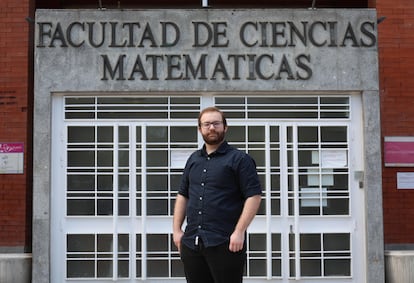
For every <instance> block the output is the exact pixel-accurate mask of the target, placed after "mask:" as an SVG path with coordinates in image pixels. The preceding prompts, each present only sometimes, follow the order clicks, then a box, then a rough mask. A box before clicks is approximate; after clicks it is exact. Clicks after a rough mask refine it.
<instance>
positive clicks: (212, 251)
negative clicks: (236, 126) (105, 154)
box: [173, 107, 261, 283]
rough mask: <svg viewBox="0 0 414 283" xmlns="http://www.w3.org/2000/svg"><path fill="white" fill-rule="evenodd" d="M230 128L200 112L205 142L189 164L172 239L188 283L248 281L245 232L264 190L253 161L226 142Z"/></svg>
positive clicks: (213, 112) (214, 112) (215, 112)
mask: <svg viewBox="0 0 414 283" xmlns="http://www.w3.org/2000/svg"><path fill="white" fill-rule="evenodd" d="M227 129H228V127H227V121H226V118H225V117H224V115H223V113H222V112H221V110H219V109H218V108H215V107H209V108H206V109H204V110H203V111H201V113H200V115H199V117H198V130H199V132H200V133H201V135H202V136H203V139H204V142H205V143H204V146H203V147H202V148H201V149H200V150H198V151H196V152H194V153H193V154H192V155H191V156H190V157H189V159H188V160H187V163H186V166H185V168H184V173H183V177H182V181H181V186H180V189H179V191H178V195H177V199H176V202H175V208H174V220H173V238H174V243H175V245H176V246H177V248H178V250H179V252H180V255H181V260H182V262H183V264H184V271H185V276H186V278H187V282H188V283H240V282H242V280H243V268H244V264H245V260H246V230H247V227H248V226H249V224H250V223H251V221H252V220H253V218H254V216H255V215H256V213H257V210H258V208H259V206H260V201H261V186H260V182H259V178H258V176H257V172H256V166H255V162H254V160H253V159H252V158H251V157H250V156H249V155H247V154H246V153H245V152H242V151H240V150H237V149H236V148H234V147H231V146H230V145H229V144H228V143H227V142H226V141H225V139H224V137H225V134H226V132H227ZM186 216H187V226H186V228H185V232H183V230H182V225H183V223H184V219H185V217H186Z"/></svg>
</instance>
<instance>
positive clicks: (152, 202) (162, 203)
mask: <svg viewBox="0 0 414 283" xmlns="http://www.w3.org/2000/svg"><path fill="white" fill-rule="evenodd" d="M147 206H148V215H168V200H167V199H148V200H147Z"/></svg>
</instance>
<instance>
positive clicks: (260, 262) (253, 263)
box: [249, 259, 266, 276]
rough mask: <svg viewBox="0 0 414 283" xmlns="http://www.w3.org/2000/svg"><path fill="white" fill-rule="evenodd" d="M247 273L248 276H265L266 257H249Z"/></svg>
mask: <svg viewBox="0 0 414 283" xmlns="http://www.w3.org/2000/svg"><path fill="white" fill-rule="evenodd" d="M249 265H250V269H249V273H250V274H249V275H250V276H265V275H266V259H251V260H249Z"/></svg>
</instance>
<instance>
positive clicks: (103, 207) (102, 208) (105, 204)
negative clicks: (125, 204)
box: [98, 199, 113, 215]
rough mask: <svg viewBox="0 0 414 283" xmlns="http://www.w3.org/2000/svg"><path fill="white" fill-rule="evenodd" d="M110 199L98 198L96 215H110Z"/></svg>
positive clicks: (111, 207) (111, 212)
mask: <svg viewBox="0 0 414 283" xmlns="http://www.w3.org/2000/svg"><path fill="white" fill-rule="evenodd" d="M112 214H113V205H112V199H98V215H112Z"/></svg>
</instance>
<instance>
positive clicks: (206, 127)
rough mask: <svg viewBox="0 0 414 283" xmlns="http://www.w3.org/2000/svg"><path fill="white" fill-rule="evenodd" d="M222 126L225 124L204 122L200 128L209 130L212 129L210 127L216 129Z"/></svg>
mask: <svg viewBox="0 0 414 283" xmlns="http://www.w3.org/2000/svg"><path fill="white" fill-rule="evenodd" d="M222 124H223V122H222V121H214V122H204V123H201V124H200V126H201V127H202V128H203V129H209V128H210V126H213V127H214V128H218V127H220V126H221V125H222Z"/></svg>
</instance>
